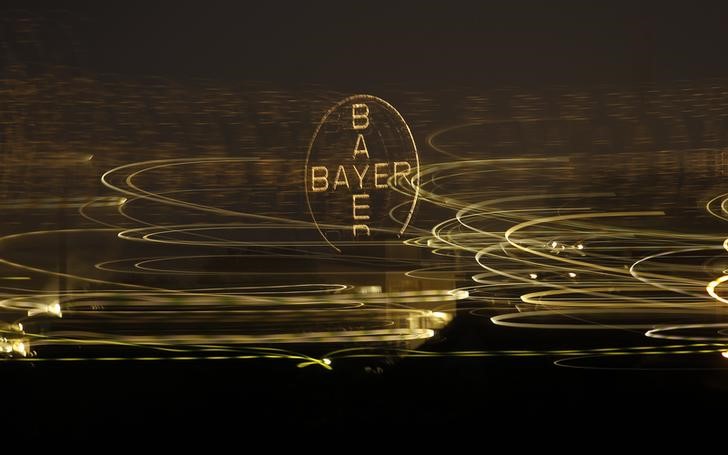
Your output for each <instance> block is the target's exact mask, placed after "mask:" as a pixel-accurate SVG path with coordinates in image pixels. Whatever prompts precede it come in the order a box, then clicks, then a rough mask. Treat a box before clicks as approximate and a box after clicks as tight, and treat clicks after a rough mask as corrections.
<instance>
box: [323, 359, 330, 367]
mask: <svg viewBox="0 0 728 455" xmlns="http://www.w3.org/2000/svg"><path fill="white" fill-rule="evenodd" d="M321 361H322V362H324V364H325V365H331V359H327V358H323V359H321Z"/></svg>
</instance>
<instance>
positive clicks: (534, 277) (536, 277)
mask: <svg viewBox="0 0 728 455" xmlns="http://www.w3.org/2000/svg"><path fill="white" fill-rule="evenodd" d="M528 276H529V277H531V279H532V280H535V279H538V274H537V273H529V274H528Z"/></svg>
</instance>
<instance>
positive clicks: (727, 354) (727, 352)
mask: <svg viewBox="0 0 728 455" xmlns="http://www.w3.org/2000/svg"><path fill="white" fill-rule="evenodd" d="M720 355H722V356H723V357H725V358H726V359H728V351H723V352H721V353H720Z"/></svg>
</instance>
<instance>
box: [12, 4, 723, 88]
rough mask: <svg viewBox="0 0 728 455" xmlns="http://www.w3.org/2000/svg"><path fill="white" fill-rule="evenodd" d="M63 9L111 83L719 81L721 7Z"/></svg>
mask: <svg viewBox="0 0 728 455" xmlns="http://www.w3.org/2000/svg"><path fill="white" fill-rule="evenodd" d="M25 5H27V3H25ZM51 5H52V6H53V7H54V8H58V4H57V3H55V5H54V4H53V3H51ZM66 7H68V8H71V9H73V10H75V11H78V12H79V13H82V14H84V15H87V16H88V17H89V18H90V19H91V20H90V22H89V28H88V30H87V32H86V33H87V35H86V36H87V37H88V42H89V51H90V55H89V61H88V64H89V65H91V66H92V67H93V68H94V69H97V70H100V71H111V72H116V73H126V72H130V73H140V74H161V75H171V76H178V77H188V76H202V77H213V78H222V79H232V80H235V79H247V80H250V79H252V80H266V81H274V82H280V83H298V82H306V83H310V82H314V83H317V82H318V83H323V84H331V85H334V86H335V87H337V88H348V87H349V86H356V85H357V84H377V83H382V82H386V83H394V84H399V85H413V86H435V87H444V86H448V85H453V84H455V85H458V84H466V85H475V86H483V87H493V86H502V85H505V84H511V83H512V84H518V85H540V84H560V83H565V84H593V83H598V82H613V83H627V84H631V83H640V82H646V81H653V80H675V79H683V78H688V79H694V78H703V77H726V76H728V38H726V36H725V33H726V24H728V2H687V1H686V2H683V3H681V4H678V3H670V2H666V1H662V2H657V1H655V2H644V1H643V2H639V1H617V2H599V3H597V2H591V1H512V0H508V1H493V0H489V1H482V2H473V1H472V0H470V1H442V2H414V1H408V2H400V1H394V0H390V1H386V2H385V1H371V0H347V1H343V0H342V1H336V2H328V1H327V2H277V1H266V2H250V1H224V2H223V1H205V2H203V1H197V2H190V1H161V2H136V1H124V2H121V1H117V2H106V1H104V2H79V3H71V4H70V6H68V5H64V8H66Z"/></svg>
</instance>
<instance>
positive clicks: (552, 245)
mask: <svg viewBox="0 0 728 455" xmlns="http://www.w3.org/2000/svg"><path fill="white" fill-rule="evenodd" d="M558 245H559V243H558V242H557V241H556V240H554V241H553V242H551V248H556V247H557V246H558Z"/></svg>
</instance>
